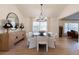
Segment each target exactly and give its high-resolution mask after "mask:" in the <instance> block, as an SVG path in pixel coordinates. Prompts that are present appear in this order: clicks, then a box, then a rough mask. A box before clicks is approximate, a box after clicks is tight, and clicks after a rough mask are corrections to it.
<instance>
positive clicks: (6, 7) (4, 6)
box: [0, 4, 24, 23]
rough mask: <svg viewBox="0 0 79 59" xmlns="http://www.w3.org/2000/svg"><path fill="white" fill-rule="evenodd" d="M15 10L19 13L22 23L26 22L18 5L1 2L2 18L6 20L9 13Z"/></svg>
mask: <svg viewBox="0 0 79 59" xmlns="http://www.w3.org/2000/svg"><path fill="white" fill-rule="evenodd" d="M10 12H14V13H15V14H17V16H18V18H19V22H20V23H24V17H23V16H22V14H21V13H20V11H19V10H18V9H17V7H16V5H13V4H0V20H6V17H7V14H8V13H10Z"/></svg>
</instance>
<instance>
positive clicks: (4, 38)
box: [2, 34, 9, 50]
mask: <svg viewBox="0 0 79 59" xmlns="http://www.w3.org/2000/svg"><path fill="white" fill-rule="evenodd" d="M2 50H9V39H8V34H2Z"/></svg>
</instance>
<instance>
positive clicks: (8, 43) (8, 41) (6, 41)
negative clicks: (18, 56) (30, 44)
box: [0, 30, 26, 50]
mask: <svg viewBox="0 0 79 59" xmlns="http://www.w3.org/2000/svg"><path fill="white" fill-rule="evenodd" d="M24 39H26V32H25V31H22V30H21V31H15V32H9V33H7V32H6V33H0V50H10V49H11V48H13V47H14V46H15V45H16V44H18V43H19V42H20V41H22V40H24Z"/></svg>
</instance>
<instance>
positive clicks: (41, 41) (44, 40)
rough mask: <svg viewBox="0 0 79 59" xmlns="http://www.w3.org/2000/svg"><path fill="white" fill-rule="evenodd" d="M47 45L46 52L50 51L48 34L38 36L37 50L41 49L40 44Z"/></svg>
mask: <svg viewBox="0 0 79 59" xmlns="http://www.w3.org/2000/svg"><path fill="white" fill-rule="evenodd" d="M41 44H45V45H46V52H48V36H37V52H38V51H39V45H41Z"/></svg>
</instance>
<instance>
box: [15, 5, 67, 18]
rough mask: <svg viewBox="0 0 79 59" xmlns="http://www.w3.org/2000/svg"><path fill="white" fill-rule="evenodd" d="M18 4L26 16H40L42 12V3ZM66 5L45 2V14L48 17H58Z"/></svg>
mask: <svg viewBox="0 0 79 59" xmlns="http://www.w3.org/2000/svg"><path fill="white" fill-rule="evenodd" d="M16 6H17V8H18V9H19V10H20V12H21V13H22V14H23V16H24V17H27V16H30V17H38V16H39V15H40V12H41V6H40V4H18V5H16ZM66 6H67V5H65V4H44V5H43V9H44V15H45V16H47V17H58V16H59V15H60V14H61V12H62V11H63V10H64V8H65V7H66Z"/></svg>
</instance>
